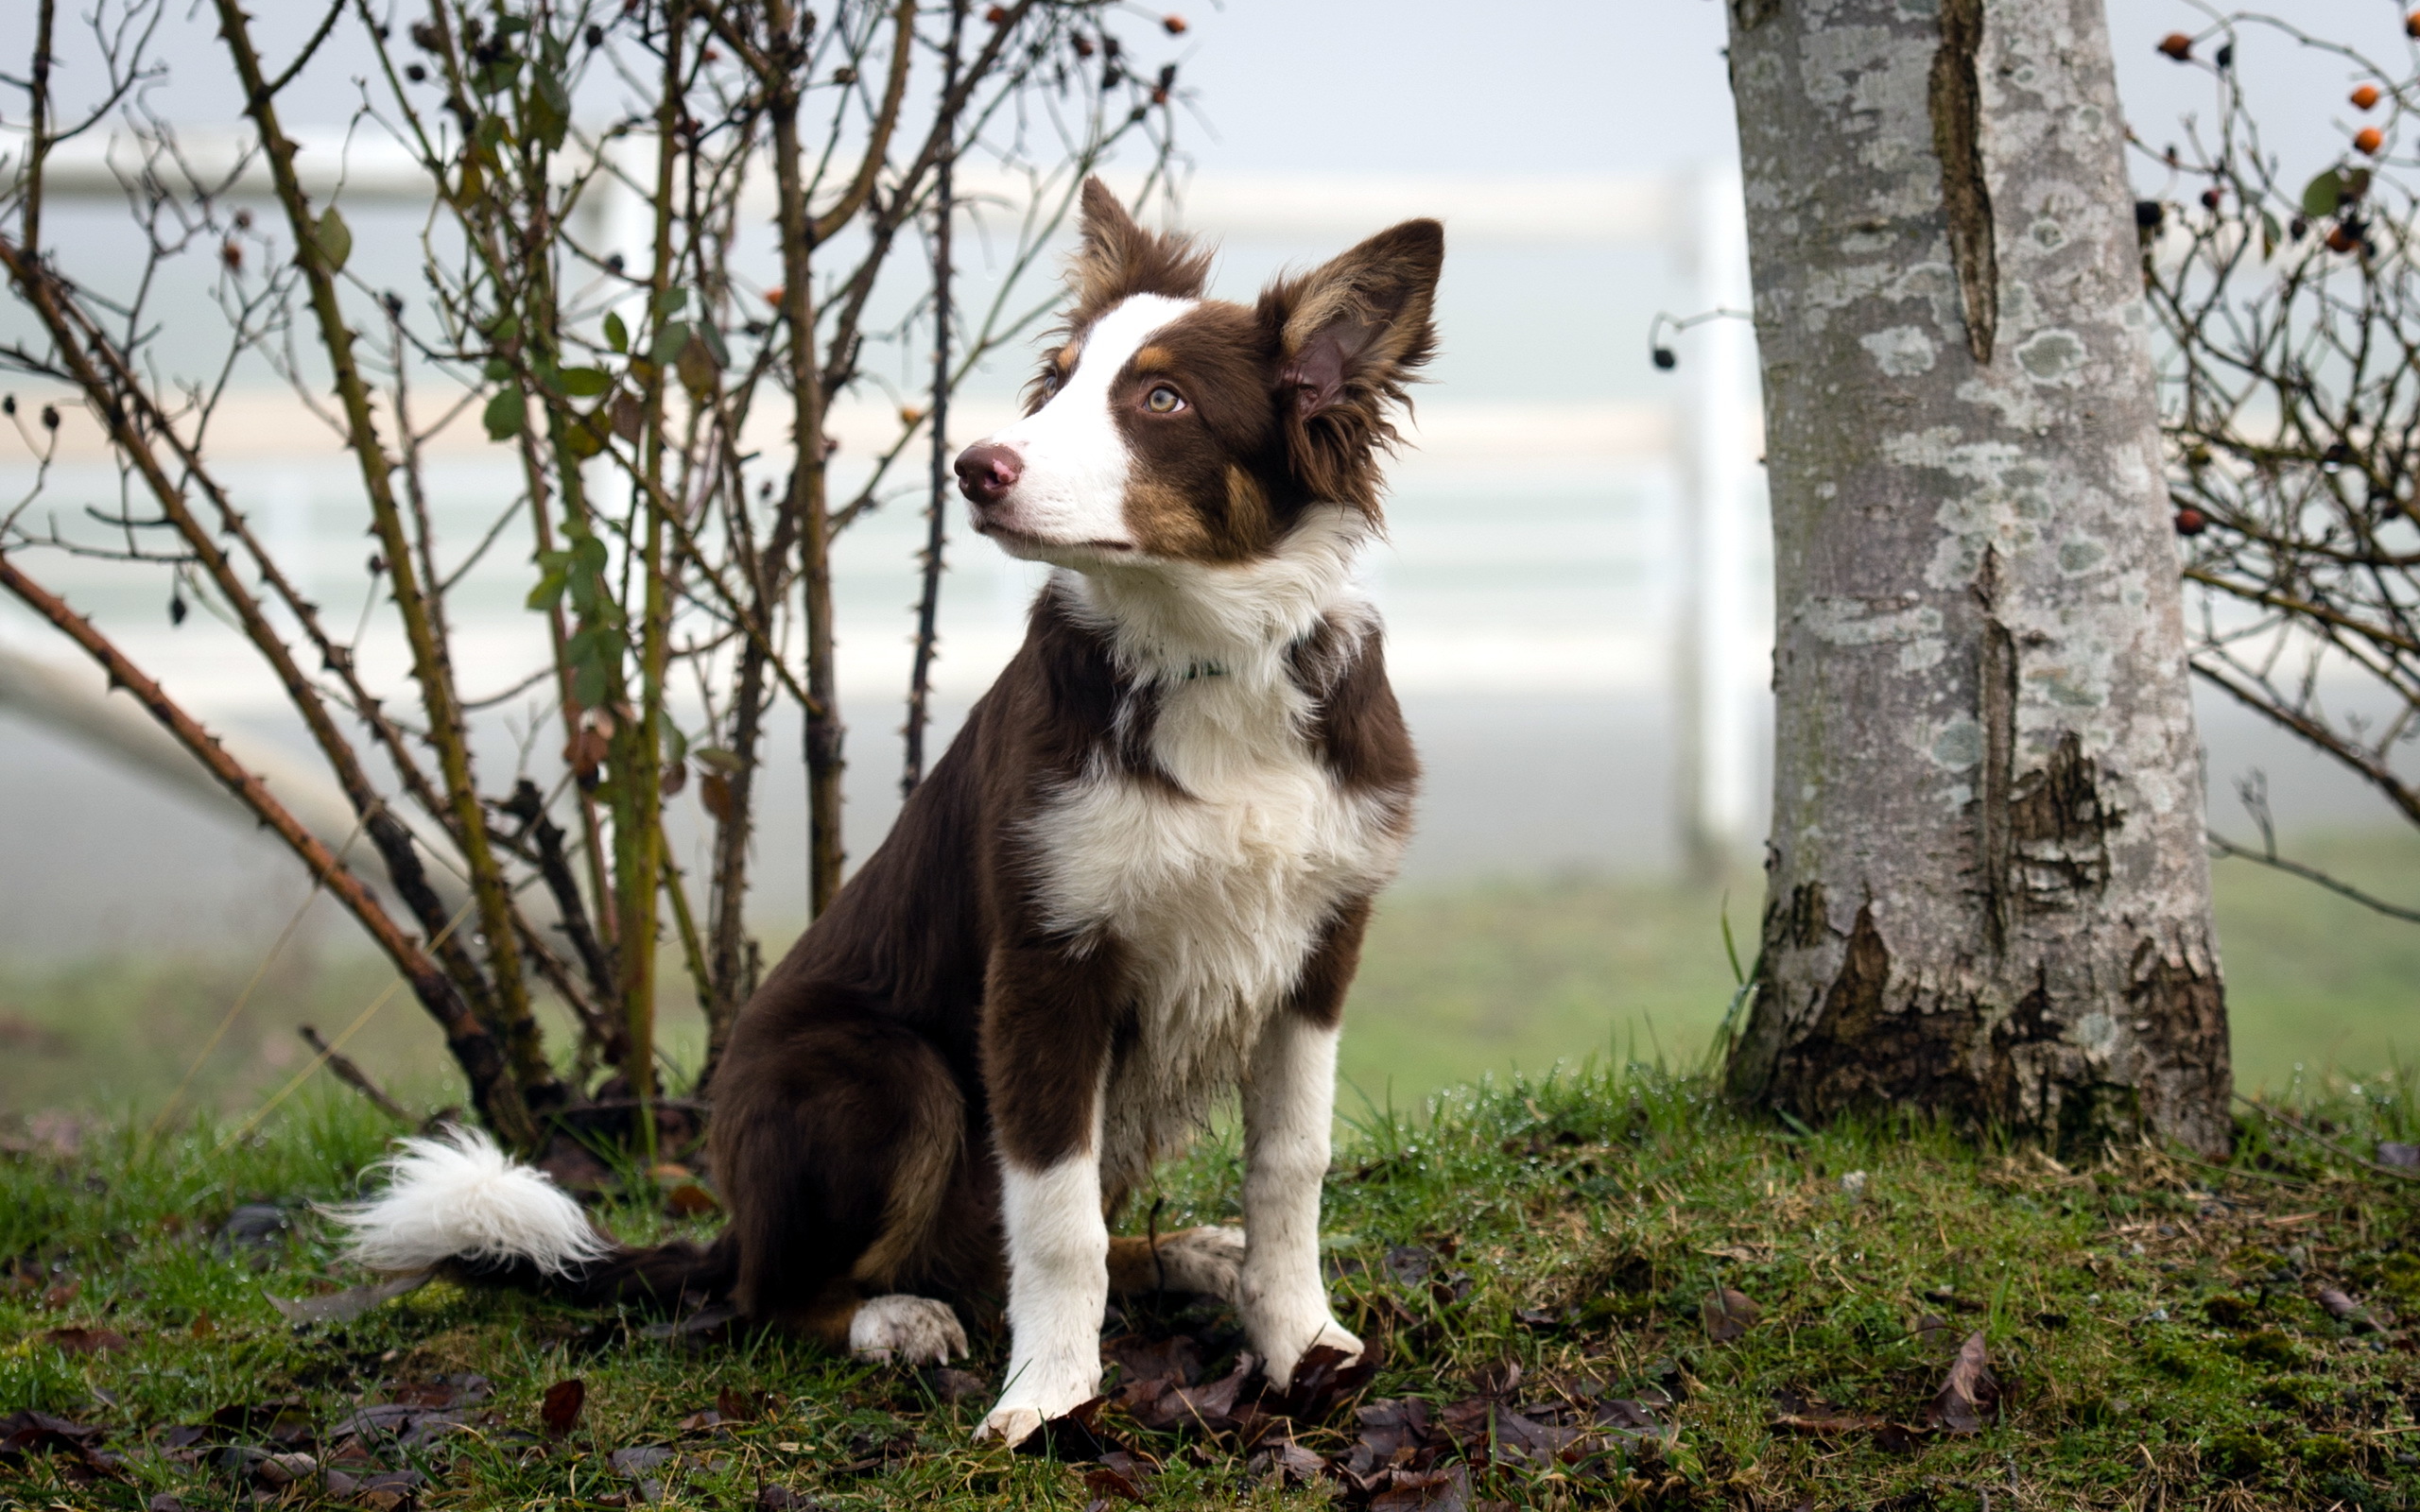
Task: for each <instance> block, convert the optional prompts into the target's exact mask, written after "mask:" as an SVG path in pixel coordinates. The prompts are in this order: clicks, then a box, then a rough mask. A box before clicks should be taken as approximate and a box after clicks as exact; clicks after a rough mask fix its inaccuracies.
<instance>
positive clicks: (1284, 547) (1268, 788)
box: [1030, 510, 1404, 1190]
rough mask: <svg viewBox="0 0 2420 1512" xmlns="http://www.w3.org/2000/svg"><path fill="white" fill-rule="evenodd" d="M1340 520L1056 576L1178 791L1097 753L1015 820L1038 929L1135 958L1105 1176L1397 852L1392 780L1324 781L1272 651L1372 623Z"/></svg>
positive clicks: (1171, 1145) (1131, 1179)
mask: <svg viewBox="0 0 2420 1512" xmlns="http://www.w3.org/2000/svg"><path fill="white" fill-rule="evenodd" d="M1346 515H1347V511H1343V510H1320V511H1317V512H1315V513H1313V514H1312V515H1310V516H1308V517H1307V518H1305V520H1304V521H1303V523H1302V524H1300V525H1298V526H1297V527H1296V528H1295V530H1294V531H1293V532H1292V533H1291V534H1289V535H1288V538H1287V539H1286V541H1283V542H1281V543H1280V545H1279V548H1278V550H1277V552H1276V553H1275V554H1274V555H1273V556H1271V557H1270V558H1266V559H1263V560H1261V561H1257V562H1252V563H1246V564H1242V565H1237V566H1223V567H1221V566H1203V565H1199V564H1190V563H1185V564H1159V565H1154V566H1150V567H1139V566H1138V567H1135V568H1133V569H1131V570H1129V569H1119V570H1115V571H1100V572H1095V573H1088V574H1086V575H1084V576H1082V577H1081V578H1079V579H1076V580H1075V581H1074V582H1073V583H1071V584H1070V585H1069V587H1070V589H1071V591H1072V592H1073V593H1075V594H1076V595H1077V596H1076V601H1077V603H1078V604H1079V606H1080V611H1081V612H1083V613H1085V614H1087V615H1088V616H1090V617H1093V618H1095V619H1096V620H1097V621H1098V623H1099V625H1100V626H1101V627H1102V628H1103V629H1104V631H1105V632H1106V633H1107V634H1109V635H1110V637H1111V638H1112V641H1113V643H1114V644H1115V646H1116V648H1117V654H1118V656H1119V658H1120V660H1121V661H1122V662H1126V663H1127V664H1128V666H1129V668H1130V670H1131V671H1132V673H1133V674H1134V675H1135V676H1137V677H1138V678H1144V679H1152V680H1156V681H1157V682H1158V683H1159V688H1158V703H1159V708H1158V715H1157V719H1156V721H1155V724H1154V726H1153V731H1152V738H1151V751H1152V754H1153V756H1154V757H1155V758H1156V760H1157V762H1158V764H1159V765H1160V767H1161V769H1162V770H1164V771H1165V772H1167V775H1168V776H1169V777H1171V778H1173V779H1174V780H1175V781H1176V782H1177V784H1178V785H1179V786H1180V787H1182V788H1183V789H1184V794H1185V795H1186V796H1184V797H1178V796H1174V795H1171V794H1170V793H1168V792H1167V790H1166V789H1165V788H1163V787H1161V786H1159V785H1157V784H1155V783H1150V782H1136V781H1134V780H1132V778H1130V777H1128V776H1126V775H1125V774H1124V773H1122V772H1119V771H1117V770H1115V769H1114V768H1110V767H1107V766H1103V767H1101V768H1099V769H1097V770H1095V771H1093V772H1091V773H1088V774H1087V775H1085V776H1084V777H1083V778H1081V779H1080V780H1078V781H1077V782H1072V783H1069V784H1068V785H1067V786H1066V787H1064V788H1063V790H1062V791H1060V792H1059V793H1057V794H1055V795H1053V796H1052V797H1051V798H1050V799H1049V800H1048V801H1046V803H1045V804H1044V805H1043V806H1042V808H1041V810H1040V812H1039V813H1038V814H1037V816H1036V817H1035V820H1034V822H1033V824H1032V827H1031V831H1030V833H1031V835H1032V839H1033V842H1034V846H1035V851H1036V854H1037V856H1038V858H1039V866H1040V869H1041V872H1042V877H1041V879H1040V880H1041V883H1042V885H1041V886H1040V887H1039V888H1038V889H1037V894H1038V896H1040V897H1042V898H1045V899H1046V900H1048V904H1049V913H1048V916H1047V919H1046V921H1047V923H1048V925H1049V926H1050V927H1051V928H1052V929H1053V930H1055V931H1058V932H1062V933H1063V934H1065V935H1068V936H1072V937H1078V938H1081V937H1084V936H1098V935H1107V936H1112V937H1115V939H1116V940H1118V941H1119V943H1120V944H1121V945H1123V946H1124V947H1125V948H1126V953H1127V955H1128V957H1129V958H1130V959H1131V960H1132V961H1133V962H1134V967H1135V971H1136V972H1137V973H1138V981H1137V984H1136V986H1137V989H1138V994H1139V998H1140V1003H1139V1005H1138V1006H1139V1010H1140V1013H1141V1016H1142V1025H1141V1027H1142V1035H1141V1042H1142V1045H1143V1046H1144V1047H1145V1048H1144V1049H1143V1050H1142V1051H1141V1053H1139V1054H1136V1055H1133V1056H1130V1057H1125V1058H1124V1059H1123V1060H1122V1061H1121V1062H1120V1063H1119V1065H1118V1066H1117V1067H1116V1069H1115V1074H1114V1075H1113V1077H1112V1080H1111V1083H1110V1087H1109V1092H1108V1108H1107V1109H1106V1110H1105V1113H1104V1115H1103V1116H1104V1124H1105V1134H1104V1139H1103V1145H1102V1156H1101V1159H1102V1161H1103V1164H1104V1167H1105V1169H1104V1173H1103V1178H1104V1181H1105V1182H1106V1183H1107V1184H1109V1185H1111V1186H1122V1187H1125V1188H1128V1189H1130V1190H1131V1189H1132V1188H1133V1187H1136V1186H1138V1185H1140V1184H1142V1182H1143V1181H1144V1180H1145V1178H1146V1177H1148V1175H1149V1173H1150V1167H1151V1166H1152V1164H1153V1163H1155V1162H1156V1161H1157V1160H1161V1159H1162V1158H1164V1157H1166V1156H1167V1155H1169V1154H1171V1153H1173V1152H1174V1151H1175V1150H1177V1149H1179V1148H1181V1147H1182V1146H1183V1144H1184V1143H1185V1141H1187V1140H1188V1139H1189V1138H1190V1137H1191V1135H1192V1133H1193V1132H1194V1130H1196V1129H1197V1128H1199V1127H1200V1126H1201V1125H1202V1123H1203V1122H1204V1121H1205V1120H1206V1119H1207V1118H1208V1116H1209V1113H1210V1110H1211V1108H1212V1105H1213V1104H1214V1103H1215V1102H1216V1101H1217V1100H1218V1099H1219V1097H1220V1096H1222V1095H1224V1094H1225V1093H1226V1092H1227V1091H1230V1090H1231V1089H1233V1088H1234V1087H1235V1086H1236V1083H1237V1082H1238V1081H1240V1080H1241V1079H1242V1076H1243V1073H1244V1069H1245V1063H1246V1059H1247V1057H1249V1055H1250V1054H1251V1050H1252V1047H1253V1043H1254V1042H1255V1041H1257V1040H1259V1038H1260V1036H1261V1032H1262V1029H1263V1026H1264V1025H1265V1024H1266V1023H1267V1022H1268V1021H1269V1018H1270V1016H1271V1014H1272V1013H1273V1012H1274V1010H1275V1009H1276V1006H1277V1005H1278V1004H1279V1003H1280V1002H1281V1001H1283V999H1284V998H1285V995H1286V994H1287V992H1288V991H1289V990H1290V989H1291V988H1293V986H1294V983H1295V982H1296V980H1297V979H1298V978H1299V977H1300V976H1301V974H1302V970H1303V964H1304V962H1305V960H1306V959H1307V958H1308V956H1309V954H1310V953H1311V950H1312V949H1313V947H1314V946H1315V945H1316V944H1317V943H1318V938H1319V932H1320V930H1321V928H1322V926H1323V925H1324V924H1325V922H1326V921H1327V919H1329V918H1330V917H1331V916H1332V915H1333V913H1334V912H1335V910H1336V908H1337V907H1338V905H1339V904H1340V903H1341V902H1344V901H1346V900H1348V899H1351V898H1356V897H1360V896H1364V895H1366V894H1368V893H1371V892H1373V891H1375V890H1376V889H1377V888H1378V887H1380V886H1381V885H1384V884H1385V883H1386V881H1387V879H1388V878H1389V877H1391V876H1392V875H1393V872H1394V868H1395V866H1396V863H1397V862H1398V860H1399V859H1400V857H1401V853H1402V847H1403V835H1402V830H1403V826H1402V824H1401V822H1400V821H1401V818H1402V814H1401V805H1402V803H1403V801H1404V796H1403V795H1372V794H1350V793H1347V792H1345V791H1344V790H1342V789H1341V788H1340V787H1339V786H1338V785H1337V782H1336V780H1335V778H1334V777H1333V776H1332V775H1331V774H1330V773H1329V771H1328V769H1327V768H1326V766H1325V765H1323V764H1322V763H1321V761H1320V760H1319V759H1318V757H1317V755H1316V754H1315V753H1314V752H1313V751H1312V749H1311V747H1310V745H1309V742H1308V739H1307V737H1306V734H1305V726H1306V724H1307V723H1308V721H1309V719H1310V717H1311V714H1312V706H1311V702H1312V701H1311V698H1310V696H1309V695H1307V694H1305V692H1304V690H1302V689H1301V688H1299V687H1297V686H1296V685H1295V683H1294V681H1293V680H1292V679H1291V678H1290V677H1288V672H1287V666H1286V649H1287V647H1288V645H1289V644H1292V643H1293V642H1294V641H1296V640H1298V639H1300V638H1301V637H1302V636H1303V635H1305V634H1307V633H1308V632H1309V631H1310V630H1311V628H1312V627H1314V626H1316V625H1317V624H1318V622H1319V620H1320V619H1321V617H1322V615H1328V616H1330V617H1332V618H1334V619H1335V620H1337V621H1338V622H1340V626H1341V627H1342V628H1343V631H1344V633H1345V635H1346V636H1347V637H1349V638H1351V639H1352V641H1353V643H1354V644H1353V646H1352V648H1351V650H1350V652H1348V654H1349V655H1358V654H1359V653H1360V648H1361V638H1362V637H1363V636H1366V635H1367V634H1369V633H1371V632H1372V622H1373V621H1374V613H1373V612H1372V611H1371V610H1369V608H1368V606H1367V604H1366V603H1365V602H1364V601H1363V600H1362V599H1361V598H1360V597H1359V595H1358V594H1357V593H1356V592H1355V591H1354V590H1353V588H1352V585H1351V581H1350V574H1351V567H1352V560H1353V550H1354V547H1355V546H1356V545H1357V543H1358V542H1359V541H1360V540H1361V539H1362V536H1363V530H1362V528H1361V526H1360V525H1359V524H1358V521H1357V517H1354V518H1346ZM1206 668H1215V669H1216V671H1215V672H1210V671H1205V670H1203V669H1206ZM1188 672H1190V673H1191V674H1192V675H1190V676H1188V675H1187V674H1188Z"/></svg>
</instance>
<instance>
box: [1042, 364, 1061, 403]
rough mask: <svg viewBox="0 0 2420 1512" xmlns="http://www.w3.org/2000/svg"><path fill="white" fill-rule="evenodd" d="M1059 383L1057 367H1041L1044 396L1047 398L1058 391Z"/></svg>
mask: <svg viewBox="0 0 2420 1512" xmlns="http://www.w3.org/2000/svg"><path fill="white" fill-rule="evenodd" d="M1059 383H1060V377H1059V369H1056V368H1045V369H1042V392H1043V396H1044V397H1045V398H1047V397H1049V396H1050V395H1052V394H1055V393H1057V392H1058V391H1059Z"/></svg>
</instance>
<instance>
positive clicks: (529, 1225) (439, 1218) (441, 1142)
mask: <svg viewBox="0 0 2420 1512" xmlns="http://www.w3.org/2000/svg"><path fill="white" fill-rule="evenodd" d="M386 1171H387V1190H386V1191H385V1192H384V1193H383V1194H380V1195H379V1196H378V1197H376V1198H374V1199H373V1200H372V1201H369V1202H365V1203H360V1204H357V1205H354V1206H351V1207H344V1208H335V1209H331V1210H329V1211H330V1215H331V1216H333V1217H334V1218H335V1219H336V1221H337V1224H339V1225H340V1226H342V1227H343V1228H344V1229H346V1230H348V1232H349V1233H350V1235H351V1242H350V1244H349V1245H348V1246H347V1252H348V1253H349V1254H350V1255H351V1257H352V1258H353V1259H354V1260H355V1261H357V1262H359V1263H361V1264H364V1265H367V1266H369V1267H370V1268H371V1269H372V1270H383V1271H411V1270H425V1269H427V1268H428V1267H429V1266H431V1265H434V1264H436V1263H439V1262H440V1261H445V1260H455V1259H463V1260H526V1261H527V1262H529V1263H532V1264H534V1265H536V1266H537V1267H538V1268H539V1269H540V1270H542V1271H544V1272H545V1273H546V1274H548V1275H550V1276H559V1275H562V1274H563V1273H564V1272H566V1271H570V1270H574V1269H576V1268H578V1267H579V1266H581V1265H584V1264H587V1263H590V1262H592V1261H596V1260H602V1259H604V1258H605V1256H607V1255H608V1254H611V1253H612V1252H613V1246H612V1245H611V1244H610V1243H609V1242H608V1241H607V1240H606V1239H605V1237H604V1236H603V1235H602V1234H599V1233H598V1232H597V1231H596V1228H595V1227H594V1226H593V1225H591V1224H590V1223H589V1221H588V1215H587V1214H585V1213H583V1212H581V1211H579V1203H577V1202H575V1201H573V1200H572V1198H571V1195H570V1194H568V1193H566V1192H564V1191H563V1189H562V1188H561V1187H559V1186H557V1185H555V1183H554V1180H553V1178H552V1177H548V1176H547V1175H546V1174H545V1173H544V1172H543V1171H539V1170H536V1169H534V1168H532V1167H530V1166H527V1165H522V1164H520V1163H519V1162H517V1161H515V1160H510V1158H508V1157H507V1156H506V1155H505V1153H504V1152H503V1151H502V1150H500V1149H498V1148H496V1145H495V1142H494V1141H493V1140H491V1139H489V1138H488V1137H487V1135H485V1134H483V1133H481V1132H480V1131H479V1130H477V1129H475V1128H464V1127H462V1126H460V1125H456V1126H454V1127H451V1128H448V1129H447V1130H445V1132H444V1133H443V1134H441V1135H440V1136H438V1137H437V1138H435V1139H407V1140H405V1141H403V1142H401V1147H400V1148H399V1149H398V1150H397V1151H396V1153H395V1154H394V1155H393V1156H391V1157H389V1159H388V1160H387V1161H386Z"/></svg>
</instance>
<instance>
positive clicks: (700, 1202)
mask: <svg viewBox="0 0 2420 1512" xmlns="http://www.w3.org/2000/svg"><path fill="white" fill-rule="evenodd" d="M664 1205H665V1207H666V1208H667V1209H669V1210H671V1212H672V1216H674V1217H676V1218H695V1217H698V1216H700V1215H701V1214H704V1213H709V1212H715V1211H719V1210H720V1209H721V1207H722V1204H721V1203H720V1202H718V1201H717V1200H716V1198H715V1194H713V1193H711V1192H709V1191H707V1190H706V1187H705V1183H703V1182H701V1181H683V1182H679V1183H677V1184H676V1185H673V1186H668V1187H666V1188H665V1189H664Z"/></svg>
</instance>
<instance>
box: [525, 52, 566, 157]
mask: <svg viewBox="0 0 2420 1512" xmlns="http://www.w3.org/2000/svg"><path fill="white" fill-rule="evenodd" d="M523 120H524V122H525V126H526V129H527V132H528V134H529V135H530V136H532V137H534V138H535V139H537V140H538V141H540V142H543V143H544V144H545V146H546V150H547V151H549V152H552V151H555V150H557V149H558V148H560V147H562V145H563V137H564V135H565V134H566V133H567V132H568V131H569V130H570V129H571V96H570V95H569V94H565V93H564V92H563V81H562V79H560V78H557V77H555V76H554V75H552V74H549V73H546V72H544V70H536V71H533V72H532V73H531V74H530V76H529V106H528V110H527V113H526V114H525V115H524V117H523Z"/></svg>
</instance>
